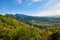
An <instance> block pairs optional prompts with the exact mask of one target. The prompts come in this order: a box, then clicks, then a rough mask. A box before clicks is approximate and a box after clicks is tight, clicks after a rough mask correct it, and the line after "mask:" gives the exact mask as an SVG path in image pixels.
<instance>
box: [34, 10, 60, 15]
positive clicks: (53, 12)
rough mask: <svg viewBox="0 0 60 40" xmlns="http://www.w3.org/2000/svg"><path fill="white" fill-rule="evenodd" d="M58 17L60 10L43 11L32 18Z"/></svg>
mask: <svg viewBox="0 0 60 40" xmlns="http://www.w3.org/2000/svg"><path fill="white" fill-rule="evenodd" d="M57 15H60V9H58V10H55V11H44V12H40V13H37V14H35V15H34V16H57Z"/></svg>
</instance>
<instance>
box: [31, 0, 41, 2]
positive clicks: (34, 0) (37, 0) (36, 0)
mask: <svg viewBox="0 0 60 40" xmlns="http://www.w3.org/2000/svg"><path fill="white" fill-rule="evenodd" d="M31 1H32V2H40V1H42V0H31Z"/></svg>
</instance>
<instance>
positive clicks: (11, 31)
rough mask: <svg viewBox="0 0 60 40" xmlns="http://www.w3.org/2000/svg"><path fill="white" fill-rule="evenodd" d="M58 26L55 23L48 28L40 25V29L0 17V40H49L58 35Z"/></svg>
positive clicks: (59, 31) (10, 18)
mask: <svg viewBox="0 0 60 40" xmlns="http://www.w3.org/2000/svg"><path fill="white" fill-rule="evenodd" d="M40 24H41V23H40ZM59 24H60V23H55V24H50V25H49V26H48V25H46V24H44V25H43V24H42V25H41V26H42V28H41V27H37V26H36V27H34V25H29V24H27V23H25V22H22V21H20V20H17V19H16V18H14V17H13V16H12V17H11V16H7V15H0V40H49V37H50V35H52V34H53V33H55V32H58V33H60V25H59ZM51 40H52V39H51Z"/></svg>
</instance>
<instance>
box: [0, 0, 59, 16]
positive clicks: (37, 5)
mask: <svg viewBox="0 0 60 40" xmlns="http://www.w3.org/2000/svg"><path fill="white" fill-rule="evenodd" d="M0 14H25V15H31V16H51V15H52V16H53V15H60V0H0Z"/></svg>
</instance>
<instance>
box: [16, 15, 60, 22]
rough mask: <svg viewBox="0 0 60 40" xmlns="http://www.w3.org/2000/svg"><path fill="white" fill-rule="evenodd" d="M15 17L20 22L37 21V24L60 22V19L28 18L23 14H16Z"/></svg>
mask: <svg viewBox="0 0 60 40" xmlns="http://www.w3.org/2000/svg"><path fill="white" fill-rule="evenodd" d="M15 17H16V18H17V19H18V20H22V21H27V22H30V21H37V22H58V21H59V20H60V18H59V17H35V16H27V15H23V14H15Z"/></svg>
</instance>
